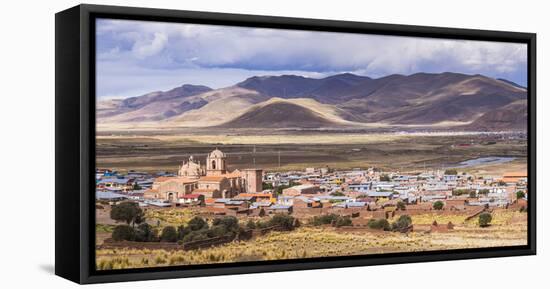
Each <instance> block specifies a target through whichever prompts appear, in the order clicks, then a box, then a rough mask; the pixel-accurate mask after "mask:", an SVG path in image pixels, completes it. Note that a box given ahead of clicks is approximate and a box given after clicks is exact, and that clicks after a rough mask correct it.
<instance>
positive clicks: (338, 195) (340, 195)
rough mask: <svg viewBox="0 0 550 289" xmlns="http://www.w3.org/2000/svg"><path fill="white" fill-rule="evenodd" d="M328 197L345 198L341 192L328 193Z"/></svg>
mask: <svg viewBox="0 0 550 289" xmlns="http://www.w3.org/2000/svg"><path fill="white" fill-rule="evenodd" d="M330 195H331V196H333V197H343V196H345V195H344V193H342V192H332V193H330Z"/></svg>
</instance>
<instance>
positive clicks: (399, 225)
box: [392, 215, 412, 231]
mask: <svg viewBox="0 0 550 289" xmlns="http://www.w3.org/2000/svg"><path fill="white" fill-rule="evenodd" d="M411 224H412V219H411V217H410V216H409V215H401V216H399V219H397V221H396V222H394V223H393V224H392V229H393V230H394V231H401V230H403V229H406V228H408V227H409V226H410V225H411Z"/></svg>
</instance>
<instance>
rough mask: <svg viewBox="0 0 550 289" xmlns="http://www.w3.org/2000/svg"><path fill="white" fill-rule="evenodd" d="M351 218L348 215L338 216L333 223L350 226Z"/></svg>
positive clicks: (338, 225)
mask: <svg viewBox="0 0 550 289" xmlns="http://www.w3.org/2000/svg"><path fill="white" fill-rule="evenodd" d="M351 224H352V222H351V218H350V217H349V216H345V217H339V218H338V219H337V220H336V223H335V224H334V225H335V226H336V227H342V226H351Z"/></svg>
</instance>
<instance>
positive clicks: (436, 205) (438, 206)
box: [433, 201, 445, 210]
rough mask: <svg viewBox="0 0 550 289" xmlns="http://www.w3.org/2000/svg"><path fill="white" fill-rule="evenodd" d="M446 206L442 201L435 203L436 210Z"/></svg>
mask: <svg viewBox="0 0 550 289" xmlns="http://www.w3.org/2000/svg"><path fill="white" fill-rule="evenodd" d="M444 206H445V204H444V203H443V202H442V201H436V202H435V203H434V204H433V208H434V210H442V209H443V207H444Z"/></svg>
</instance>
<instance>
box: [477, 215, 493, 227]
mask: <svg viewBox="0 0 550 289" xmlns="http://www.w3.org/2000/svg"><path fill="white" fill-rule="evenodd" d="M492 220H493V216H492V215H491V213H488V212H483V213H481V214H479V221H478V222H479V226H480V227H488V226H489V225H490V224H491V221H492Z"/></svg>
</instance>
